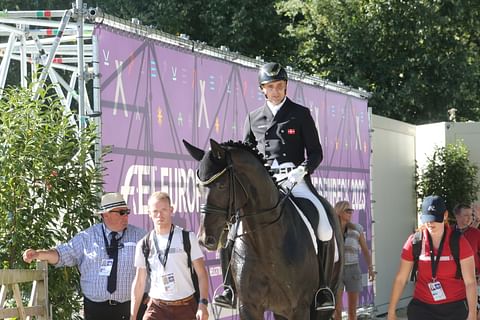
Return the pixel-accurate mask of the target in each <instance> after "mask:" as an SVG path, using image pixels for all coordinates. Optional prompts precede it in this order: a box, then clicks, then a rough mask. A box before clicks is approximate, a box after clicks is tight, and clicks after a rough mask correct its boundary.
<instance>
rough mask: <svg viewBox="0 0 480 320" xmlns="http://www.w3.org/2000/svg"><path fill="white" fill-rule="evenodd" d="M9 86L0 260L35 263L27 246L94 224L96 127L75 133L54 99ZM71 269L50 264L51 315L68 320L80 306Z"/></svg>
mask: <svg viewBox="0 0 480 320" xmlns="http://www.w3.org/2000/svg"><path fill="white" fill-rule="evenodd" d="M32 96H33V92H32V89H31V88H29V89H21V88H8V89H6V90H5V91H4V92H3V97H2V99H1V100H0V243H1V244H2V245H1V246H0V262H1V263H2V268H4V269H5V268H34V267H35V266H34V265H27V264H25V263H24V262H23V260H22V253H23V251H24V250H25V249H27V248H51V247H54V246H55V245H56V244H58V243H61V242H66V241H68V240H69V239H70V238H71V237H72V236H73V235H75V234H76V233H78V232H79V231H80V230H83V229H85V228H87V227H88V226H90V225H91V224H92V223H93V222H94V215H93V214H92V212H93V211H94V210H96V209H97V205H98V203H99V198H98V197H99V194H100V192H101V187H102V186H101V178H102V177H101V168H99V167H98V166H96V165H94V164H93V162H92V161H91V160H90V159H91V158H92V157H91V155H92V152H93V150H94V149H93V148H94V145H95V140H96V139H97V136H96V131H95V126H94V125H92V124H89V125H87V127H86V129H85V130H83V131H82V132H78V130H77V126H76V124H75V121H71V120H72V118H70V114H69V113H67V112H66V111H65V109H64V107H63V106H62V105H61V103H60V101H59V99H58V98H57V97H56V96H54V95H50V94H49V89H48V88H47V89H42V90H41V92H40V98H39V99H38V100H32ZM79 292H80V288H79V277H78V271H77V269H76V268H58V269H57V268H54V267H50V268H49V300H50V303H51V304H52V306H53V319H72V318H75V317H76V316H75V314H78V310H79V309H80V306H81V295H80V294H79Z"/></svg>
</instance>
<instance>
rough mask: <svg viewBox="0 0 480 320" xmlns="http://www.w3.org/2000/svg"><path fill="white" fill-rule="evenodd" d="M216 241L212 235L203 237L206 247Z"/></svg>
mask: <svg viewBox="0 0 480 320" xmlns="http://www.w3.org/2000/svg"><path fill="white" fill-rule="evenodd" d="M215 243H216V240H215V238H214V237H212V236H208V237H207V238H206V239H205V245H206V246H207V247H208V246H213V245H214V244H215Z"/></svg>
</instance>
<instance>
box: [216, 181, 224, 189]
mask: <svg viewBox="0 0 480 320" xmlns="http://www.w3.org/2000/svg"><path fill="white" fill-rule="evenodd" d="M217 188H218V189H219V190H223V189H225V183H221V182H219V183H217Z"/></svg>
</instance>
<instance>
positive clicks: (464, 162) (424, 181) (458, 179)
mask: <svg viewBox="0 0 480 320" xmlns="http://www.w3.org/2000/svg"><path fill="white" fill-rule="evenodd" d="M468 155H469V151H468V148H467V147H466V146H465V144H464V143H463V142H461V141H458V142H457V143H456V144H448V145H447V146H446V147H441V148H436V149H435V151H434V153H433V156H432V157H431V158H428V161H427V165H426V167H425V168H423V169H422V170H421V173H420V175H419V183H418V186H417V195H418V197H419V198H420V199H422V198H424V197H426V196H429V195H432V194H435V195H439V196H441V197H443V198H444V199H445V202H446V204H447V209H448V211H449V214H450V216H451V217H452V212H453V208H454V207H455V205H457V204H459V203H465V204H472V203H473V202H475V200H477V190H478V189H479V188H480V182H479V181H478V179H477V174H478V167H477V166H476V165H475V164H472V163H471V162H470V160H469V158H468Z"/></svg>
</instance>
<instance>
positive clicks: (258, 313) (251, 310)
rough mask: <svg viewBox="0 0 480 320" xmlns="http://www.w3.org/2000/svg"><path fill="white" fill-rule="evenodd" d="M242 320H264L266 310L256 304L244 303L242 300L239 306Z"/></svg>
mask: <svg viewBox="0 0 480 320" xmlns="http://www.w3.org/2000/svg"><path fill="white" fill-rule="evenodd" d="M238 311H239V313H240V319H241V320H263V319H264V318H263V313H264V310H263V308H262V307H260V306H254V305H252V304H244V303H242V302H241V301H240V307H239V308H238Z"/></svg>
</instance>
